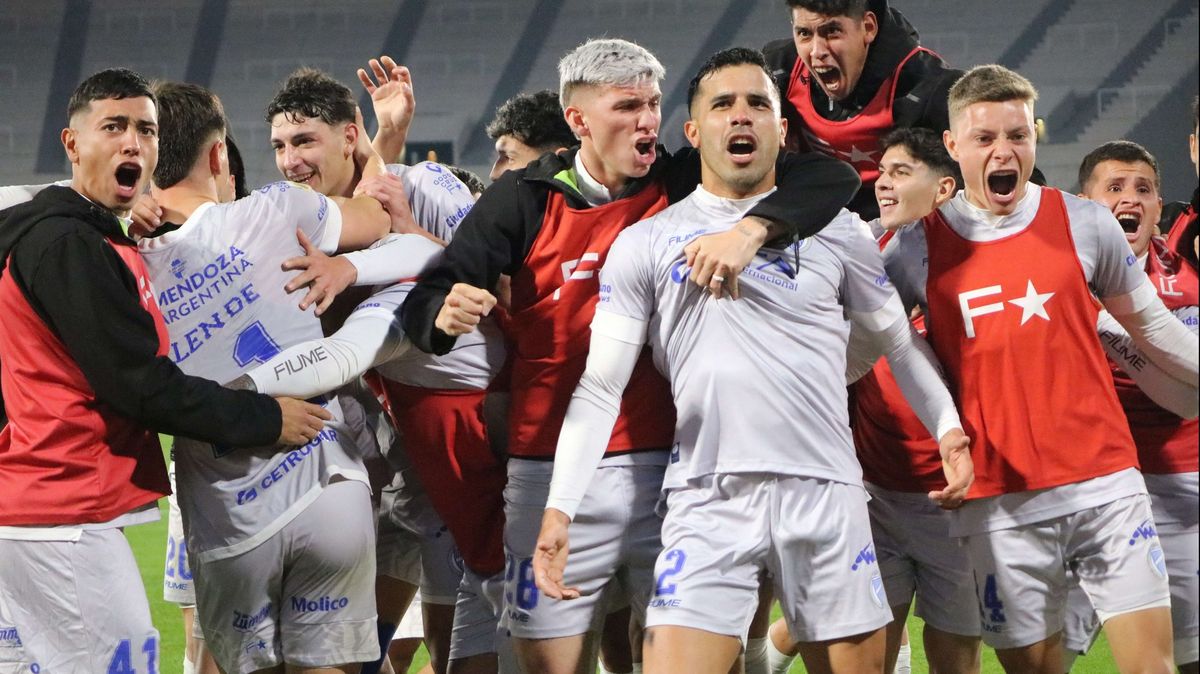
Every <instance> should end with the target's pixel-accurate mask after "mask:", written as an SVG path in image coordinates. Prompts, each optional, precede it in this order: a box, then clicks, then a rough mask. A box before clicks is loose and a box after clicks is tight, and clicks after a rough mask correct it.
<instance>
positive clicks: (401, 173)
mask: <svg viewBox="0 0 1200 674" xmlns="http://www.w3.org/2000/svg"><path fill="white" fill-rule="evenodd" d="M387 171H388V173H391V174H392V175H394V176H396V177H398V178H400V179H402V180H403V181H404V186H405V188H407V190H408V192H409V193H410V194H411V193H413V192H416V191H417V190H418V185H423V184H424V185H429V186H430V187H433V186H438V187H442V188H443V189H445V190H446V191H447V192H452V191H454V190H455V189H456V188H457V187H458V186H461V188H462V189H464V190H465V189H466V186H465V185H463V184H462V181H461V180H459V179H458V177H457V176H455V175H454V174H453V173H451V172H450V169H449V168H447V167H446V166H444V165H442V164H439V163H437V162H433V161H423V162H418V163H416V164H413V165H411V166H409V165H407V164H388V165H387Z"/></svg>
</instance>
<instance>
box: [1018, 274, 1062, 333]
mask: <svg viewBox="0 0 1200 674" xmlns="http://www.w3.org/2000/svg"><path fill="white" fill-rule="evenodd" d="M1051 297H1054V293H1039V292H1038V291H1037V288H1034V287H1033V281H1032V280H1031V281H1029V285H1028V286H1026V289H1025V296H1024V297H1021V298H1019V299H1015V300H1009V301H1008V303H1009V304H1015V305H1017V306H1018V307H1021V325H1025V324H1026V323H1028V322H1029V319H1031V318H1033V317H1034V316H1039V317H1041V318H1044V319H1046V320H1047V321H1049V320H1050V314H1048V313H1046V302H1049V301H1050V298H1051Z"/></svg>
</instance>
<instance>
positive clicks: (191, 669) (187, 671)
mask: <svg viewBox="0 0 1200 674" xmlns="http://www.w3.org/2000/svg"><path fill="white" fill-rule="evenodd" d="M183 674H196V663H194V662H192V661H191V660H188V659H187V656H186V655H185V656H183Z"/></svg>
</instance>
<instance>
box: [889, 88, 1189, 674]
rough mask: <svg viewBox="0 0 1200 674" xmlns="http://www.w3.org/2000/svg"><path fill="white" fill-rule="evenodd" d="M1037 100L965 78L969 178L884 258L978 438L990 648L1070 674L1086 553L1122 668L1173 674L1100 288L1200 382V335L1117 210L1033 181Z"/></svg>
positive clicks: (973, 530) (962, 128) (1158, 568)
mask: <svg viewBox="0 0 1200 674" xmlns="http://www.w3.org/2000/svg"><path fill="white" fill-rule="evenodd" d="M1036 97H1037V94H1036V91H1035V90H1034V89H1033V86H1032V85H1031V84H1030V83H1029V82H1028V81H1027V80H1026V79H1025V78H1023V77H1021V76H1020V75H1018V74H1016V73H1014V72H1012V71H1010V70H1008V69H1006V68H1003V67H1001V66H980V67H978V68H974V69H972V70H971V71H969V72H968V73H967V74H966V75H964V76H963V78H962V79H961V80H959V82H957V83H956V84H955V86H954V88H953V89H952V90H951V95H950V104H949V105H950V121H951V128H950V130H949V131H948V132H946V134H945V141H946V147H947V149H948V150H949V152H950V155H951V156H952V157H953V158H954V159H955V160H956V161H957V162H958V164H959V167H960V168H961V170H962V175H963V178H964V182H965V185H966V188H965V190H964V191H963V192H961V193H960V194H959V195H958V196H957V197H955V198H954V199H952V200H951V201H949V202H947V203H946V204H945V205H943V206H942V207H940V208H939V209H938V210H937V211H935V212H934V213H933V214H931V215H930V216H928V217H927V218H925V219H924V220H923V222H922V225H921V226H914V227H909V228H905V229H903V230H901V231H900V232H899V233H898V234H897V235H896V239H895V244H894V245H892V246H889V247H888V249H887V250H886V251H885V252H884V255H885V260H886V261H887V266H888V272H889V276H891V278H892V280H893V282H894V283H895V284H896V287H897V289H898V290H899V291H900V293H901V295H902V296H903V297H904V299H905V302H906V304H908V305H909V306H911V305H914V304H918V305H920V306H921V307H922V309H923V312H924V314H925V317H926V326H927V327H928V330H929V341H930V343H931V344H932V345H933V347H934V350H935V351H936V352H937V353H938V356H939V358H940V360H941V362H942V365H943V366H944V367H945V368H946V371H947V375H948V378H949V380H950V384H951V391H952V392H953V393H954V394H955V396H956V399H957V400H958V401H959V405H960V407H961V409H962V410H963V421H964V422H965V424H966V426H965V428H966V431H967V433H968V434H969V435H970V436H971V438H972V443H973V446H972V455H973V457H974V459H975V485H974V487H972V490H971V493H970V497H971V500H969V501H968V502H967V504H966V505H964V506H963V508H962V509H961V510H960V511H959V512H958V513H957V516H956V518H955V520H954V522H953V523H952V528H951V531H952V533H953V534H954V535H956V536H963V537H965V540H966V545H967V550H968V553H969V555H970V558H971V563H972V567H973V569H974V574H975V579H976V586H977V588H978V598H979V602H980V605H981V607H982V608H981V617H982V626H983V640H984V642H985V643H987V644H989V645H991V646H992V647H994V648H996V651H997V655H998V656H999V658H1000V661H1001V663H1002V664H1003V665H1004V667H1005V668H1006V669H1007V670H1008V671H1011V672H1046V673H1050V672H1060V671H1061V667H1062V655H1061V648H1060V637H1059V635H1060V630H1061V628H1062V606H1063V604H1064V597H1065V595H1066V591H1067V581H1066V572H1065V567H1066V565H1068V564H1069V565H1071V566H1072V567H1073V568H1074V569H1075V571H1076V573H1077V574H1078V576H1079V579H1080V583H1081V585H1082V586H1083V589H1084V590H1085V591H1086V592H1087V593H1088V595H1089V597H1090V598H1091V600H1092V603H1093V605H1094V606H1095V608H1096V610H1097V611H1098V612H1099V614H1100V617H1101V619H1102V620H1103V622H1104V626H1105V630H1106V632H1107V634H1108V639H1109V644H1110V645H1111V646H1112V650H1113V655H1114V657H1115V658H1116V661H1117V664H1118V666H1119V667H1121V668H1122V671H1162V672H1166V671H1169V669H1170V662H1171V653H1170V650H1171V645H1170V611H1169V609H1168V608H1167V605H1168V602H1169V594H1168V590H1167V580H1166V569H1165V567H1164V566H1162V565H1161V556H1162V549H1161V547H1160V546H1159V543H1158V540H1157V537H1156V535H1154V529H1153V526H1152V525H1151V523H1152V521H1153V520H1152V516H1151V511H1150V504H1149V500H1148V499H1147V497H1146V487H1145V482H1144V481H1143V480H1142V477H1141V475H1140V473H1139V472H1138V470H1137V455H1136V450H1135V449H1134V444H1133V440H1132V438H1131V437H1130V435H1129V430H1128V426H1127V425H1126V424H1125V423H1124V421H1123V420H1122V417H1121V410H1120V404H1119V402H1118V401H1117V397H1116V394H1115V392H1114V390H1113V388H1112V385H1111V377H1110V375H1109V371H1108V365H1107V363H1106V361H1105V358H1104V353H1103V350H1102V349H1101V347H1100V343H1099V340H1098V339H1097V338H1096V337H1095V336H1094V335H1095V328H1096V321H1097V309H1096V306H1095V301H1094V299H1093V293H1094V294H1095V295H1096V296H1098V297H1099V298H1100V299H1101V301H1102V302H1103V303H1104V306H1105V307H1106V308H1107V309H1108V310H1109V311H1110V312H1111V313H1112V314H1113V316H1114V317H1116V319H1117V320H1118V321H1120V322H1121V324H1122V325H1124V326H1125V327H1126V328H1127V329H1128V330H1129V332H1130V334H1131V335H1132V336H1133V338H1134V339H1135V340H1136V341H1137V343H1138V345H1139V347H1141V348H1142V349H1143V351H1145V352H1146V353H1147V354H1148V356H1149V357H1150V358H1151V359H1153V360H1154V361H1155V362H1156V363H1157V364H1158V365H1159V366H1160V367H1162V368H1163V369H1164V370H1165V371H1167V372H1168V373H1169V374H1171V375H1172V376H1174V377H1176V378H1179V379H1181V380H1183V381H1184V382H1185V383H1188V384H1190V385H1192V386H1195V385H1196V381H1197V372H1198V369H1200V368H1198V364H1197V351H1198V350H1200V346H1198V345H1197V342H1196V336H1195V335H1192V334H1190V333H1189V332H1188V331H1187V329H1186V328H1184V327H1183V326H1182V325H1181V324H1179V322H1178V321H1177V320H1175V318H1174V317H1173V316H1172V315H1171V313H1170V312H1169V311H1167V309H1166V308H1165V307H1164V306H1163V304H1162V302H1161V301H1160V300H1158V298H1157V297H1156V296H1155V292H1154V289H1153V288H1152V287H1151V286H1150V284H1149V283H1148V281H1147V280H1146V277H1145V274H1144V273H1142V271H1141V270H1140V269H1138V268H1137V267H1136V263H1137V258H1136V256H1134V255H1133V253H1132V251H1130V249H1129V244H1128V243H1127V242H1126V240H1125V236H1124V234H1123V233H1122V232H1121V228H1120V225H1119V224H1117V222H1116V220H1115V218H1113V216H1112V214H1111V213H1110V212H1109V211H1108V210H1107V209H1105V208H1104V207H1102V206H1100V205H1098V204H1095V203H1092V202H1089V201H1085V200H1081V199H1078V198H1076V197H1073V196H1071V195H1066V194H1063V193H1062V192H1060V191H1058V190H1054V189H1050V188H1039V187H1037V186H1034V185H1030V184H1029V182H1028V179H1029V176H1030V173H1031V172H1032V169H1033V162H1034V158H1035V154H1036V153H1035V148H1034V143H1035V136H1034V124H1033V103H1034V100H1036ZM926 260H927V262H925V261H926ZM1017 364H1019V366H1018V365H1017ZM1066 373H1070V374H1069V376H1068V375H1067V374H1066Z"/></svg>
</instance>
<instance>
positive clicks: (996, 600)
mask: <svg viewBox="0 0 1200 674" xmlns="http://www.w3.org/2000/svg"><path fill="white" fill-rule="evenodd" d="M983 607H984V608H985V609H987V610H989V611H991V614H990V615H989V616H988V621H989V622H992V623H1002V622H1006V619H1005V617H1004V602H1002V601H1000V593H999V592H997V591H996V574H994V573H989V574H988V577H987V580H986V581H984V584H983Z"/></svg>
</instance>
